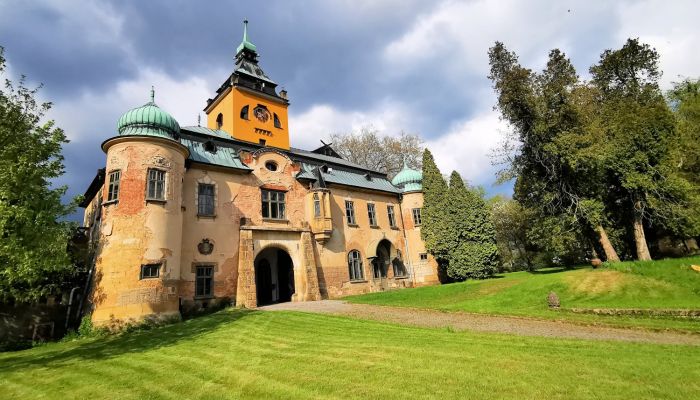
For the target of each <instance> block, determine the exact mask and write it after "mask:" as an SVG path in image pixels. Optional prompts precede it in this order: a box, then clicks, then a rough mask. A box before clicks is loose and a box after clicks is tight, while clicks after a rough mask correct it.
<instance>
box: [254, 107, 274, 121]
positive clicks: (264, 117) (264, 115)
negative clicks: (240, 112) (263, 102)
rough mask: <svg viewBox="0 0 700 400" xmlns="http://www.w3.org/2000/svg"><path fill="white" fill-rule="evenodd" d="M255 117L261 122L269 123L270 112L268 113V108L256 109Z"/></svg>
mask: <svg viewBox="0 0 700 400" xmlns="http://www.w3.org/2000/svg"><path fill="white" fill-rule="evenodd" d="M253 115H255V118H257V119H258V121H260V122H267V121H268V120H269V119H270V112H269V111H267V108H265V107H261V106H257V107H255V109H254V110H253Z"/></svg>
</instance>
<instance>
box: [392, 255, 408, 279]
mask: <svg viewBox="0 0 700 400" xmlns="http://www.w3.org/2000/svg"><path fill="white" fill-rule="evenodd" d="M391 264H392V267H394V277H396V278H402V277H405V276H407V275H408V273H407V272H406V265H405V264H404V263H403V259H402V258H401V250H396V258H394V260H393V261H392V262H391Z"/></svg>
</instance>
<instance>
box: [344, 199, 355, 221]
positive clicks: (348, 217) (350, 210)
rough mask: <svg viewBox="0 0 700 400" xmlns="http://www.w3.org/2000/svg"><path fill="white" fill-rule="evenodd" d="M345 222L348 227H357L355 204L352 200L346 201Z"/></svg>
mask: <svg viewBox="0 0 700 400" xmlns="http://www.w3.org/2000/svg"><path fill="white" fill-rule="evenodd" d="M345 222H347V224H348V225H354V226H357V220H356V219H355V202H354V201H352V200H345Z"/></svg>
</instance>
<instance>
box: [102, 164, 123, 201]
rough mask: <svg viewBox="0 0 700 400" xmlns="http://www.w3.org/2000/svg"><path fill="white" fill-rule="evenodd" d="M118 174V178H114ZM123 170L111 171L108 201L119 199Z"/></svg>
mask: <svg viewBox="0 0 700 400" xmlns="http://www.w3.org/2000/svg"><path fill="white" fill-rule="evenodd" d="M115 176H116V179H115V178H114V177H115ZM121 179H122V171H121V170H120V169H115V170H114V171H112V172H110V173H109V183H108V184H107V201H106V202H105V203H104V204H107V203H114V202H117V201H119V188H120V186H121Z"/></svg>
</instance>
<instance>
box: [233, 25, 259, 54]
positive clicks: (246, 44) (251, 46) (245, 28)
mask: <svg viewBox="0 0 700 400" xmlns="http://www.w3.org/2000/svg"><path fill="white" fill-rule="evenodd" d="M243 49H248V50H251V51H256V50H257V48H256V47H255V45H254V44H253V43H251V42H250V41H248V20H247V19H246V20H244V21H243V41H242V42H241V44H239V45H238V48H237V49H236V53H240V52H241V51H242V50H243Z"/></svg>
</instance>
